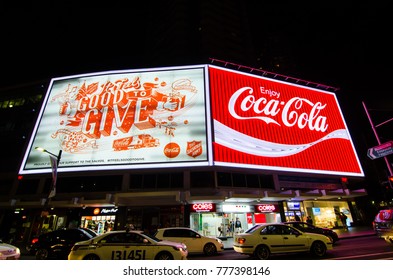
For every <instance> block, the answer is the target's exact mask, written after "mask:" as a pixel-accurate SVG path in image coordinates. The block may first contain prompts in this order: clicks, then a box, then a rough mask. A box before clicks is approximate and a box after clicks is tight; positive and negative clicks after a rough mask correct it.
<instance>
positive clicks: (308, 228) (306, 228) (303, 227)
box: [284, 221, 339, 244]
mask: <svg viewBox="0 0 393 280" xmlns="http://www.w3.org/2000/svg"><path fill="white" fill-rule="evenodd" d="M284 224H287V225H290V226H293V227H294V228H297V229H298V230H300V231H302V232H311V233H319V234H323V235H326V236H327V237H330V238H331V240H332V242H333V244H335V243H336V242H337V241H339V237H338V235H337V232H335V231H334V230H332V229H330V228H321V227H317V226H314V225H312V224H308V223H305V222H298V221H291V222H284Z"/></svg>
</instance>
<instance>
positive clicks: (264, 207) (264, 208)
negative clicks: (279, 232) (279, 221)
mask: <svg viewBox="0 0 393 280" xmlns="http://www.w3.org/2000/svg"><path fill="white" fill-rule="evenodd" d="M278 211H279V208H278V206H277V205H274V204H258V205H255V212H256V213H264V212H278Z"/></svg>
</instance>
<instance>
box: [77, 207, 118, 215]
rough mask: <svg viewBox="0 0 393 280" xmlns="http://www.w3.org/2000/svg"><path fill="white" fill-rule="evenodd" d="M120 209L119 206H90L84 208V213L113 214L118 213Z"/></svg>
mask: <svg viewBox="0 0 393 280" xmlns="http://www.w3.org/2000/svg"><path fill="white" fill-rule="evenodd" d="M118 211H119V209H118V208H100V207H96V208H91V207H88V208H86V209H83V210H82V213H83V215H88V216H107V215H108V216H111V215H116V214H117V212H118Z"/></svg>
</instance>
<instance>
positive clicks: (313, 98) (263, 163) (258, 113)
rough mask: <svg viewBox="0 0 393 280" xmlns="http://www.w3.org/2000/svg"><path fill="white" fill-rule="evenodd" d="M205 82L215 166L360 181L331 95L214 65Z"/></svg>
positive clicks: (356, 162) (358, 167)
mask: <svg viewBox="0 0 393 280" xmlns="http://www.w3.org/2000/svg"><path fill="white" fill-rule="evenodd" d="M209 83H210V96H211V106H212V112H211V114H212V118H213V129H214V139H215V143H214V146H213V148H214V155H215V156H214V164H215V165H221V166H236V167H245V168H259V169H267V170H280V171H285V170H286V171H293V172H305V173H321V174H334V175H353V176H364V173H363V170H362V167H361V165H360V162H359V159H358V156H357V154H356V151H355V148H354V145H353V143H352V139H351V137H350V134H349V131H348V128H347V125H346V123H345V120H344V118H343V115H342V113H341V109H340V107H339V105H338V101H337V99H336V96H335V94H334V93H332V92H327V91H323V90H319V89H313V88H308V87H305V86H301V85H296V84H290V83H287V82H283V81H278V80H273V79H269V78H265V77H261V76H256V75H252V74H248V73H243V72H239V71H234V70H230V69H225V68H220V67H216V66H209ZM344 159H345V160H344Z"/></svg>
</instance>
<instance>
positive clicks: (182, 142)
mask: <svg viewBox="0 0 393 280" xmlns="http://www.w3.org/2000/svg"><path fill="white" fill-rule="evenodd" d="M206 69H207V68H206V66H205V65H201V66H189V67H176V68H158V69H146V70H140V71H136V70H134V71H119V72H103V73H91V74H86V75H80V76H70V77H62V78H56V79H52V81H51V84H50V86H49V89H48V92H47V95H46V97H45V100H44V103H43V107H42V109H41V111H40V114H39V118H38V120H37V123H36V125H35V128H34V131H33V136H32V138H31V140H30V142H29V146H28V149H27V152H26V154H25V157H24V159H23V163H22V166H21V168H20V174H26V173H43V172H51V168H50V161H49V160H48V155H46V156H45V154H44V153H40V152H37V151H36V150H35V149H34V148H35V147H43V148H45V149H46V150H48V151H50V152H53V153H57V152H58V151H59V150H62V157H61V161H60V164H59V168H58V171H59V172H62V171H84V170H88V171H91V170H104V169H132V168H153V167H161V166H162V167H176V166H181V167H184V166H206V165H211V162H210V163H209V157H208V154H209V152H208V143H209V142H210V141H209V139H208V138H209V137H210V135H208V133H207V132H208V131H210V129H209V127H210V117H209V116H208V114H209V112H208V111H207V110H206V108H207V107H209V105H208V102H209V98H208V96H207V92H206V80H205V75H206V71H207V70H206ZM208 117H209V122H208V121H207V119H208ZM210 161H211V159H210ZM141 166H143V167H141Z"/></svg>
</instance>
